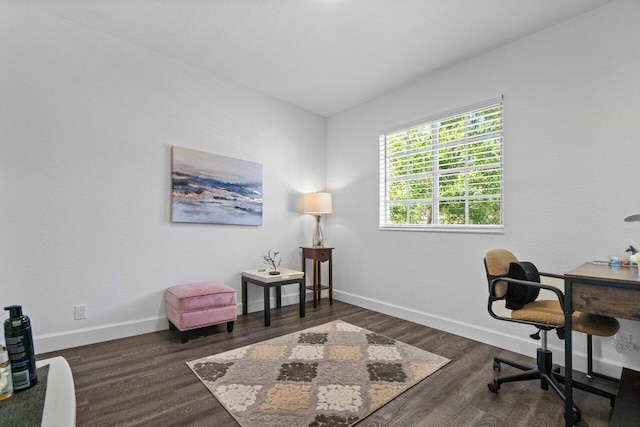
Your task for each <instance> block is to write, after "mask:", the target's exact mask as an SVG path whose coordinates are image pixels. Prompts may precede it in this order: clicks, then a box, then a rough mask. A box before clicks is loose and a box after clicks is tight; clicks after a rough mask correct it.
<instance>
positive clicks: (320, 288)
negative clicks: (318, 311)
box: [316, 261, 322, 305]
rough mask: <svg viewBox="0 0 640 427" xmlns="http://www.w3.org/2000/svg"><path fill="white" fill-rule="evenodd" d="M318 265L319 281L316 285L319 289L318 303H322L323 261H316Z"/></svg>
mask: <svg viewBox="0 0 640 427" xmlns="http://www.w3.org/2000/svg"><path fill="white" fill-rule="evenodd" d="M316 265H317V266H318V276H317V277H318V283H317V285H316V286H317V290H318V305H320V304H321V303H322V301H321V299H322V263H321V262H320V261H316Z"/></svg>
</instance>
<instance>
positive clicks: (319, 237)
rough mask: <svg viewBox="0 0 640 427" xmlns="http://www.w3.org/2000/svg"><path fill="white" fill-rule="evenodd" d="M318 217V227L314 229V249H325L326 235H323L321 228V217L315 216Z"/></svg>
mask: <svg viewBox="0 0 640 427" xmlns="http://www.w3.org/2000/svg"><path fill="white" fill-rule="evenodd" d="M314 216H315V217H316V226H315V228H314V229H313V238H312V240H311V242H312V244H313V247H316V248H324V235H323V234H322V227H321V226H320V215H314Z"/></svg>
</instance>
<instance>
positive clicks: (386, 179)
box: [380, 99, 503, 231]
mask: <svg viewBox="0 0 640 427" xmlns="http://www.w3.org/2000/svg"><path fill="white" fill-rule="evenodd" d="M502 145H503V141H502V99H500V100H494V101H491V102H487V103H484V104H483V105H480V106H476V107H471V108H469V109H467V111H464V112H461V113H457V114H449V115H446V116H445V117H441V118H437V119H434V120H425V121H424V123H422V124H420V125H417V126H412V127H408V128H404V129H399V130H393V131H391V132H387V133H384V134H382V135H380V227H381V228H425V229H430V228H448V227H449V228H459V227H460V226H462V227H463V228H465V229H478V230H489V231H491V230H495V229H496V228H501V227H502V184H503V180H502Z"/></svg>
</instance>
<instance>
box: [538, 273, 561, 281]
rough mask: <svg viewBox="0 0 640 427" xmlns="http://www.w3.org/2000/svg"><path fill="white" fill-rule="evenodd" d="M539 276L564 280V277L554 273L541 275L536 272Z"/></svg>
mask: <svg viewBox="0 0 640 427" xmlns="http://www.w3.org/2000/svg"><path fill="white" fill-rule="evenodd" d="M538 274H539V275H541V276H545V277H553V278H554V279H562V280H564V279H565V277H564V276H563V275H561V274H554V273H543V272H541V271H539V272H538Z"/></svg>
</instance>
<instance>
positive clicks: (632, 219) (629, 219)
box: [624, 214, 640, 222]
mask: <svg viewBox="0 0 640 427" xmlns="http://www.w3.org/2000/svg"><path fill="white" fill-rule="evenodd" d="M638 221H640V214H634V215H629V216H628V217H626V218H625V219H624V222H638Z"/></svg>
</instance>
